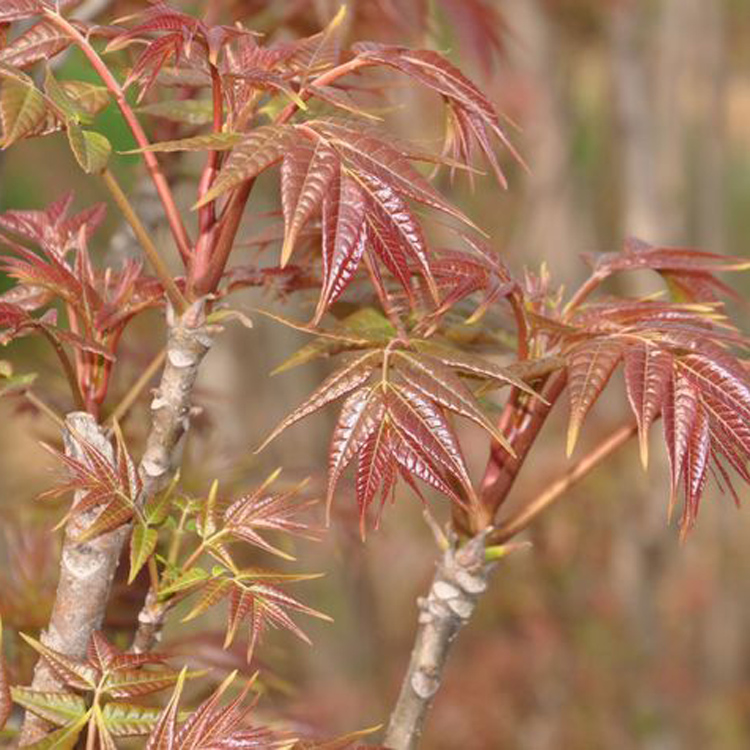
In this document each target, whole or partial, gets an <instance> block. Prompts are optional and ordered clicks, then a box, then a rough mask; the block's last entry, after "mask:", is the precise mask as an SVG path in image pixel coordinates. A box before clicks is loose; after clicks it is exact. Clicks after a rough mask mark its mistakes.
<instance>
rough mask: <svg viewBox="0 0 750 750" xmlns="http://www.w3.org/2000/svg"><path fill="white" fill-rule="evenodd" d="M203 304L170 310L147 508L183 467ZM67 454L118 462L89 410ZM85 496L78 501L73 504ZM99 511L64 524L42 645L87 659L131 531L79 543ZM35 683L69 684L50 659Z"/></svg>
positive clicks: (203, 333)
mask: <svg viewBox="0 0 750 750" xmlns="http://www.w3.org/2000/svg"><path fill="white" fill-rule="evenodd" d="M203 308H204V306H203V302H202V301H200V300H199V301H198V302H195V303H194V304H193V305H191V306H190V307H189V308H188V310H187V311H186V312H185V313H184V314H183V315H182V316H180V317H178V318H176V317H175V316H174V315H173V314H172V313H171V311H170V312H169V314H168V322H169V336H168V341H167V354H166V361H165V365H164V371H163V373H162V377H161V382H160V384H159V387H158V389H157V391H156V393H155V395H154V398H153V400H152V402H151V415H152V424H151V430H150V432H149V435H148V438H147V442H146V450H145V453H144V455H143V458H142V459H141V463H140V466H139V469H138V471H139V473H140V476H141V480H142V483H143V489H142V491H141V494H140V496H139V497H138V498H136V503H137V504H138V505H142V504H143V503H145V502H146V500H147V499H148V498H149V497H151V496H152V495H153V494H154V493H156V492H159V491H160V490H161V489H163V487H164V486H165V485H166V484H167V483H168V482H169V479H170V477H171V475H172V473H173V472H174V470H175V468H176V467H177V465H178V464H179V461H180V456H181V448H182V445H183V438H184V436H185V433H186V432H187V430H188V427H189V424H190V410H191V400H192V391H193V386H194V384H195V379H196V377H197V375H198V369H199V367H200V364H201V362H202V361H203V358H204V357H205V355H206V353H207V352H208V350H209V348H210V346H211V342H212V337H213V334H214V330H213V329H212V328H211V327H210V326H208V325H207V324H206V321H205V315H204V309H203ZM64 437H65V447H66V453H67V454H68V455H71V456H73V457H75V458H78V459H81V458H83V455H82V451H81V448H80V443H81V442H87V443H90V444H91V445H92V446H93V447H94V448H96V449H97V450H99V451H100V452H101V453H102V454H103V455H105V456H107V457H108V458H109V459H110V460H112V445H111V443H110V442H109V440H108V439H107V438H106V437H105V435H104V432H103V429H102V428H101V427H100V426H99V425H97V423H96V421H95V420H94V418H93V417H92V416H91V415H89V414H85V413H79V412H75V413H73V414H70V415H68V418H67V420H66V431H65V433H64ZM78 500H79V498H78V497H76V498H75V499H74V503H75V502H78ZM98 513H99V509H98V508H95V509H93V510H91V511H88V512H86V513H81V514H79V515H75V516H73V517H71V519H70V520H69V521H68V524H67V525H66V528H65V542H64V545H63V552H62V559H61V563H60V581H59V584H58V588H57V594H56V597H55V604H54V607H53V610H52V616H51V619H50V623H49V627H48V628H47V630H46V632H45V633H43V634H42V642H43V643H45V644H46V645H48V646H50V647H51V648H54V649H55V650H57V651H60V652H61V653H63V654H65V655H67V656H70V657H72V658H74V659H81V660H82V659H84V658H85V656H86V649H87V646H88V643H89V639H90V637H91V633H92V632H93V631H94V630H97V629H99V628H101V625H102V621H103V620H104V613H105V609H106V606H107V602H108V600H109V594H110V588H111V585H112V579H113V577H114V574H115V570H116V568H117V564H118V562H119V560H120V556H121V553H122V549H123V546H124V545H125V542H126V540H127V538H128V535H129V533H130V525H129V524H127V525H124V526H122V527H121V528H119V529H116V530H115V531H112V532H110V533H108V534H103V535H101V536H98V537H96V538H95V539H92V540H90V541H87V542H85V543H82V544H78V543H77V542H76V539H77V538H78V537H79V536H80V535H81V532H82V531H84V530H85V529H86V528H87V527H88V526H89V525H90V524H91V522H92V521H93V520H94V519H95V518H96V516H97V514H98ZM32 687H33V688H34V689H36V690H59V689H60V688H61V687H62V685H61V683H60V682H59V681H58V679H57V677H56V676H55V675H54V674H53V673H52V672H51V671H50V670H49V668H48V667H47V665H46V664H45V663H44V662H43V661H41V660H40V661H39V662H38V663H37V666H36V668H35V670H34V679H33V682H32ZM47 731H48V727H47V726H46V725H45V723H44V722H42V721H41V720H40V719H38V718H36V717H35V716H33V715H32V714H31V713H27V715H26V719H25V722H24V727H23V730H22V733H21V746H24V745H26V744H30V743H32V742H34V741H36V740H37V739H40V738H41V737H43V736H44V735H45V734H46V733H47Z"/></svg>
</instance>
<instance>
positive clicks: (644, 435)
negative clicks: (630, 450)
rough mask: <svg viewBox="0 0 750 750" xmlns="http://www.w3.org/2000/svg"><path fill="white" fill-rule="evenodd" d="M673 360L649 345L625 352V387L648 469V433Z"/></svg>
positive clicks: (657, 410)
mask: <svg viewBox="0 0 750 750" xmlns="http://www.w3.org/2000/svg"><path fill="white" fill-rule="evenodd" d="M672 360H673V357H672V355H671V354H669V353H668V352H666V351H664V350H663V349H660V348H659V347H658V346H655V345H654V344H651V343H649V342H643V343H638V344H636V345H635V346H630V347H628V348H627V349H626V350H625V385H626V387H627V392H628V399H629V400H630V406H631V408H632V409H633V414H635V418H636V421H637V422H638V437H639V440H640V448H641V462H642V463H643V467H644V468H646V467H647V466H648V431H649V428H650V427H651V425H652V424H653V422H654V420H655V419H656V417H657V416H658V414H659V411H660V410H661V404H662V401H663V399H664V392H665V390H666V388H667V385H668V384H669V380H670V378H671V376H672Z"/></svg>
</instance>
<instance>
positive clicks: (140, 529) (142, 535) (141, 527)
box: [128, 522, 159, 585]
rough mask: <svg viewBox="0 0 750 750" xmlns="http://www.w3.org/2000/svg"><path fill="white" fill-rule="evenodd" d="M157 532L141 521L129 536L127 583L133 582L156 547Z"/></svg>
mask: <svg viewBox="0 0 750 750" xmlns="http://www.w3.org/2000/svg"><path fill="white" fill-rule="evenodd" d="M158 539H159V532H158V531H157V530H156V529H153V528H151V527H149V526H146V525H145V524H143V523H140V522H139V523H137V524H136V525H135V528H134V529H133V534H132V536H131V537H130V575H129V576H128V585H130V584H131V583H133V581H134V580H135V577H136V576H137V575H138V573H139V572H140V570H141V568H142V567H143V566H144V565H145V564H146V561H147V560H148V558H149V557H151V555H153V554H154V550H155V549H156V542H157V541H158Z"/></svg>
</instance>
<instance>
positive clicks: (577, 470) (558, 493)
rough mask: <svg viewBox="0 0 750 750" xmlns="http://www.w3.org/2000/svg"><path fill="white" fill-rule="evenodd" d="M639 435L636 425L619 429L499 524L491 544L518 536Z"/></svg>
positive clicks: (491, 538) (491, 537) (492, 534)
mask: <svg viewBox="0 0 750 750" xmlns="http://www.w3.org/2000/svg"><path fill="white" fill-rule="evenodd" d="M637 434H638V425H636V424H635V423H633V424H628V425H623V426H622V427H619V428H618V429H617V430H615V431H614V432H613V433H611V434H610V435H609V437H607V438H606V439H605V440H603V441H602V442H601V443H600V444H599V445H597V446H596V448H594V450H592V451H591V453H588V454H587V455H585V456H584V457H583V458H582V459H581V460H580V461H578V462H577V463H576V464H575V466H573V467H572V468H571V469H570V470H569V471H567V472H565V474H563V475H562V476H561V477H560V478H559V479H557V480H556V481H554V482H553V483H552V484H551V485H549V487H547V488H546V489H545V490H544V491H543V492H542V493H541V494H540V495H537V497H535V498H534V499H533V500H532V501H531V502H529V503H526V504H525V505H524V506H523V507H522V508H521V509H520V510H519V511H518V513H516V514H515V515H513V516H511V517H510V518H508V519H507V520H505V521H504V522H503V523H500V524H498V525H497V527H496V528H495V530H494V531H493V532H492V533H491V534H490V537H489V539H490V543H491V544H502V543H503V542H507V541H508V540H509V539H512V538H513V537H514V536H516V534H520V533H521V532H522V531H523V530H524V529H525V528H526V527H527V526H529V524H531V522H532V521H533V520H534V519H535V518H536V517H537V516H538V515H539V514H540V513H542V512H543V511H544V510H546V509H547V508H548V507H549V506H550V505H552V504H553V503H554V502H555V501H556V500H558V499H559V498H561V497H562V496H563V495H564V494H565V493H566V492H567V491H568V490H569V489H570V488H571V487H572V486H573V485H574V484H577V483H578V482H580V481H581V479H583V478H584V477H585V476H587V475H588V474H589V473H590V472H591V471H593V470H594V469H595V468H596V467H597V466H599V464H601V463H602V462H604V461H605V460H606V459H607V458H609V457H610V456H611V455H612V454H613V453H614V452H615V451H616V450H617V449H618V448H619V447H620V446H622V445H624V444H625V443H627V442H628V441H629V440H630V439H631V438H633V437H635V435H637Z"/></svg>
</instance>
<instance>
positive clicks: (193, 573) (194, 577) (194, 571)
mask: <svg viewBox="0 0 750 750" xmlns="http://www.w3.org/2000/svg"><path fill="white" fill-rule="evenodd" d="M209 577H210V575H209V573H207V572H206V571H205V570H203V568H197V567H192V568H190V570H187V571H185V572H184V573H183V574H182V575H180V576H179V577H178V578H177V579H176V580H174V581H172V582H171V583H169V584H167V585H166V586H164V587H163V588H161V589H159V595H160V596H167V595H168V594H176V593H178V592H180V591H186V590H187V589H190V588H193V586H197V585H198V584H200V583H203V582H204V581H205V580H207V579H208V578H209Z"/></svg>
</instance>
